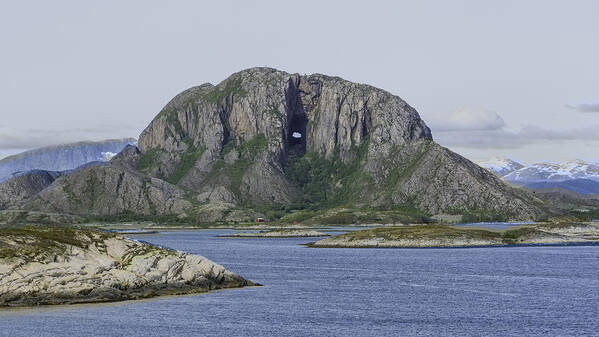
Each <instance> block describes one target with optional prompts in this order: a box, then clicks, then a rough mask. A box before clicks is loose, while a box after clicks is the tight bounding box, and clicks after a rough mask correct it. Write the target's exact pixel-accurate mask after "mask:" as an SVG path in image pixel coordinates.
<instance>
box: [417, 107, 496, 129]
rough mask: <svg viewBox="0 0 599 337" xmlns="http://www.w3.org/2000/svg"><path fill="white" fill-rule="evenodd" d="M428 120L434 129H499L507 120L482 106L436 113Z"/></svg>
mask: <svg viewBox="0 0 599 337" xmlns="http://www.w3.org/2000/svg"><path fill="white" fill-rule="evenodd" d="M428 122H429V123H428V124H429V125H430V127H431V129H433V130H434V131H482V130H499V129H501V128H503V127H504V126H505V121H504V120H503V118H501V116H499V115H498V114H497V113H496V112H494V111H489V110H486V109H481V108H462V109H458V110H454V111H452V112H450V113H446V114H438V115H434V116H431V117H430V118H429V120H428Z"/></svg>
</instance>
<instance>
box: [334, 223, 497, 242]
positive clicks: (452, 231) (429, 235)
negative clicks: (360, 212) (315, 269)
mask: <svg viewBox="0 0 599 337" xmlns="http://www.w3.org/2000/svg"><path fill="white" fill-rule="evenodd" d="M501 236H502V235H501V233H499V232H495V231H489V230H483V229H472V228H457V227H451V226H444V225H425V226H402V227H379V228H371V229H365V230H360V231H355V232H350V233H346V234H342V235H340V236H339V238H348V239H350V240H366V239H374V238H383V239H385V240H389V241H394V240H440V239H460V238H467V239H472V240H490V241H495V240H499V239H501Z"/></svg>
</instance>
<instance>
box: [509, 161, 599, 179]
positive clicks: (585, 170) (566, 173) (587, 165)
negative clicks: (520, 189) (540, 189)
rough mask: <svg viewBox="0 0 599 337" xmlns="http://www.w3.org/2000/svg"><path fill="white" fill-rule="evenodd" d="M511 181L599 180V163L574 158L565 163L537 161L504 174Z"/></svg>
mask: <svg viewBox="0 0 599 337" xmlns="http://www.w3.org/2000/svg"><path fill="white" fill-rule="evenodd" d="M504 178H505V179H506V180H508V181H510V182H542V181H566V180H572V179H591V180H595V181H599V163H597V162H587V161H584V160H580V159H577V160H572V161H568V162H565V163H549V162H543V163H536V164H532V165H529V166H525V167H522V168H520V169H518V170H516V171H514V172H511V173H509V174H507V175H505V176H504Z"/></svg>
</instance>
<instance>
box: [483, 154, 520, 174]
mask: <svg viewBox="0 0 599 337" xmlns="http://www.w3.org/2000/svg"><path fill="white" fill-rule="evenodd" d="M476 163H477V164H478V165H480V166H482V167H484V168H486V169H488V170H490V171H492V172H495V173H496V174H498V175H499V176H501V177H503V176H505V175H507V174H510V173H512V172H514V171H516V170H518V169H520V168H522V167H524V165H523V164H522V163H520V162H518V161H516V160H514V159H510V158H502V157H491V158H489V159H487V160H481V161H477V162H476Z"/></svg>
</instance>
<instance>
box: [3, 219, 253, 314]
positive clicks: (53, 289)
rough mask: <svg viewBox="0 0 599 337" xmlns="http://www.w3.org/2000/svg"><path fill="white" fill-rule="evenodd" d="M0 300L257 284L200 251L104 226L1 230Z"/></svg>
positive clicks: (13, 302) (50, 300) (61, 299)
mask: <svg viewBox="0 0 599 337" xmlns="http://www.w3.org/2000/svg"><path fill="white" fill-rule="evenodd" d="M0 247H2V248H1V249H0V307H1V306H22V305H40V304H65V303H82V302H105V301H120V300H127V299H136V298H144V297H152V296H157V295H161V294H187V293H196V292H204V291H209V290H213V289H221V288H233V287H243V286H248V285H253V283H252V282H250V281H248V280H245V279H244V278H242V277H240V276H239V275H236V274H234V273H232V272H230V271H228V270H226V269H225V268H224V267H222V266H220V265H218V264H216V263H214V262H212V261H210V260H208V259H206V258H203V257H201V256H194V255H189V254H185V253H181V252H177V251H172V250H167V249H162V248H158V247H154V246H150V245H147V244H144V243H140V242H136V241H132V240H128V239H124V238H122V237H119V236H115V235H110V234H106V233H100V232H92V231H83V230H73V229H62V228H53V229H48V228H24V229H13V230H0Z"/></svg>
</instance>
